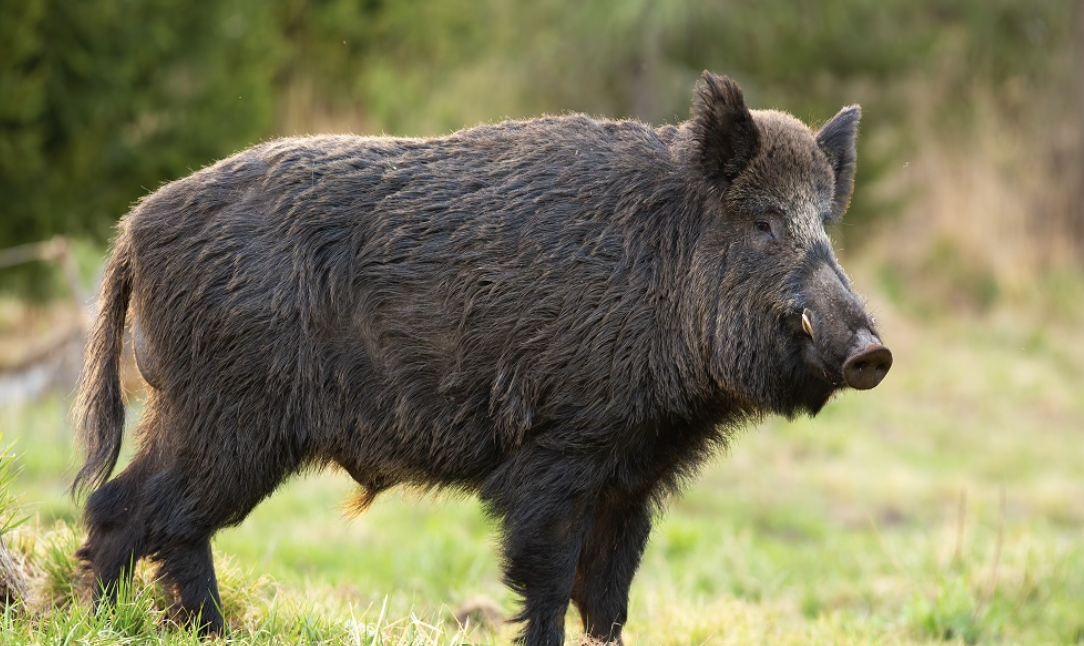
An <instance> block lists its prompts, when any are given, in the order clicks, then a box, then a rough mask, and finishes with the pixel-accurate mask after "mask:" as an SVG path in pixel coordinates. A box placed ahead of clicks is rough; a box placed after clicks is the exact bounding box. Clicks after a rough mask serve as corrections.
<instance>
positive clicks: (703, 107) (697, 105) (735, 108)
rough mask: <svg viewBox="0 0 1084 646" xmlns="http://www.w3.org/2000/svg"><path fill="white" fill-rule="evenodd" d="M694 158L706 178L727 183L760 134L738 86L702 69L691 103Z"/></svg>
mask: <svg viewBox="0 0 1084 646" xmlns="http://www.w3.org/2000/svg"><path fill="white" fill-rule="evenodd" d="M692 132H693V138H694V141H693V146H694V148H695V154H696V160H697V161H698V162H699V163H700V167H701V168H702V169H703V171H704V174H705V175H706V176H707V177H708V179H709V180H714V181H722V182H725V183H726V184H728V185H729V184H730V182H732V181H733V180H734V178H735V177H737V176H738V174H739V173H741V172H742V170H744V169H745V167H746V165H747V164H748V163H749V161H750V160H751V159H753V157H754V156H755V155H756V153H757V148H758V147H759V145H760V136H759V134H758V133H757V127H756V124H754V123H753V115H751V114H750V113H749V108H747V107H745V97H744V96H742V91H741V87H739V86H738V84H737V83H736V82H735V81H734V80H732V79H730V78H729V77H726V76H717V75H715V74H712V73H711V72H707V71H705V72H704V73H703V74H702V75H701V77H700V81H699V82H698V83H697V84H696V94H695V96H694V98H693V107H692Z"/></svg>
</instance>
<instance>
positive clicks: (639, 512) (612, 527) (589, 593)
mask: <svg viewBox="0 0 1084 646" xmlns="http://www.w3.org/2000/svg"><path fill="white" fill-rule="evenodd" d="M592 518H593V522H592V525H591V529H590V532H589V533H588V534H587V540H586V542H585V543H584V546H583V550H582V551H581V552H580V560H579V563H578V564H577V565H576V582H575V585H574V586H573V588H572V601H573V603H575V604H576V608H577V609H578V610H579V611H580V618H581V619H582V620H583V630H584V632H585V633H586V634H587V635H589V636H590V637H592V638H594V639H597V640H599V641H602V642H604V643H617V644H620V643H621V629H622V628H623V627H624V625H625V621H626V619H627V618H628V607H629V587H630V586H631V585H632V578H633V576H634V575H635V574H636V570H637V568H638V567H639V566H640V557H641V556H643V553H644V547H645V546H646V545H647V538H648V535H649V534H650V533H651V507H650V504H649V501H648V497H647V495H646V494H643V493H638V492H630V491H627V490H623V489H613V488H608V489H607V490H605V491H604V492H603V493H602V495H601V496H599V499H598V504H597V505H596V506H595V511H594V513H593V514H592Z"/></svg>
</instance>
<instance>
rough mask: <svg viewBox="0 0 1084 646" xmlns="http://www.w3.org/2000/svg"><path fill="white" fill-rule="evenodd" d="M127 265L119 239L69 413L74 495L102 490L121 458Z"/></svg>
mask: <svg viewBox="0 0 1084 646" xmlns="http://www.w3.org/2000/svg"><path fill="white" fill-rule="evenodd" d="M131 263H132V260H131V252H130V250H129V247H128V244H127V241H126V236H125V235H124V234H121V236H120V237H119V238H118V240H117V243H116V246H115V247H114V250H113V255H112V256H111V257H110V259H109V262H108V263H107V264H106V266H105V274H104V276H103V277H102V288H101V296H100V297H99V299H98V307H99V311H98V316H97V320H96V321H95V322H94V326H93V329H92V330H91V333H90V338H89V339H88V340H87V348H86V355H85V358H84V361H83V373H82V375H81V377H80V379H79V392H78V395H77V398H76V402H75V406H74V408H73V418H74V421H75V428H76V436H77V437H78V440H79V443H80V444H81V445H82V447H83V453H84V455H85V457H86V460H85V461H84V463H83V468H82V469H80V470H79V473H78V474H76V476H75V482H73V483H72V489H71V490H72V494H73V495H80V494H85V493H87V492H88V491H90V490H92V489H96V488H98V487H100V486H101V485H102V484H104V483H105V481H106V480H108V479H109V476H110V474H111V473H112V472H113V467H115V466H116V464H117V458H118V457H119V456H120V444H121V437H122V435H123V433H124V401H123V399H122V396H121V395H122V393H121V385H120V354H121V348H122V346H123V343H124V319H125V316H126V315H127V313H128V301H129V299H130V298H131V296H132V266H131Z"/></svg>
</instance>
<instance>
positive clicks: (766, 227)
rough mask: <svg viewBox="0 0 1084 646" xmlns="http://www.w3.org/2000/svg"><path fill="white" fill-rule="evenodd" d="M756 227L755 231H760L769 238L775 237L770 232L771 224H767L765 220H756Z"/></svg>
mask: <svg viewBox="0 0 1084 646" xmlns="http://www.w3.org/2000/svg"><path fill="white" fill-rule="evenodd" d="M756 227H757V231H760V232H761V233H767V234H768V235H770V236H774V235H775V233H774V232H773V231H772V223H771V222H768V221H767V220H757V221H756Z"/></svg>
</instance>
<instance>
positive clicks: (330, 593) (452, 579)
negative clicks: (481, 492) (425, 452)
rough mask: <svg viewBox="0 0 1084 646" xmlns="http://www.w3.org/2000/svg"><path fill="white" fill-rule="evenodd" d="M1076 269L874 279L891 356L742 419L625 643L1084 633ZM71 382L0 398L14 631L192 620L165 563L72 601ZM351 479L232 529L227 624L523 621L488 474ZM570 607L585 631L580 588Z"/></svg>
mask: <svg viewBox="0 0 1084 646" xmlns="http://www.w3.org/2000/svg"><path fill="white" fill-rule="evenodd" d="M873 273H874V274H875V272H873ZM859 282H860V285H859V286H860V287H863V285H861V281H859ZM891 287H892V286H891V285H882V286H881V290H880V293H881V294H888V293H891V291H892V289H891ZM1036 288H1037V290H1038V291H1039V292H1042V290H1044V289H1061V287H1058V286H1057V285H1055V284H1053V283H1052V284H1051V285H1049V286H1043V285H1037V286H1036ZM1070 290H1071V291H1070V293H1068V295H1063V296H1062V297H1060V298H1054V299H1036V300H1035V301H1027V302H1024V303H1022V304H1020V303H1017V304H1016V305H1014V306H1013V307H1008V308H1005V309H1004V310H1003V311H1002V310H1000V309H997V308H995V309H994V310H991V311H988V312H986V313H984V314H982V315H977V314H964V315H951V316H950V315H947V314H934V313H931V312H928V311H926V310H925V309H924V308H923V307H921V306H919V305H915V304H913V303H900V302H896V301H890V300H889V299H888V298H886V297H884V296H874V298H873V299H872V305H873V309H874V310H875V311H876V312H877V314H878V315H879V319H880V322H881V326H882V328H883V330H884V333H885V338H886V340H887V342H888V343H889V344H890V345H891V346H892V348H893V351H894V353H895V357H896V362H895V365H894V367H893V369H892V372H891V374H890V375H889V376H888V377H887V378H886V380H885V382H884V383H883V384H882V385H881V386H880V387H879V388H877V389H876V390H873V391H870V392H865V393H855V392H849V393H845V394H843V395H841V396H840V397H839V398H838V400H837V401H835V402H833V403H831V404H830V405H829V406H828V407H827V408H826V410H825V411H824V412H823V413H822V414H821V415H820V416H819V417H817V418H816V419H798V420H794V421H786V420H780V419H771V420H767V421H765V422H764V423H762V424H760V425H758V426H755V427H751V428H749V429H745V430H743V431H741V432H740V433H738V434H736V436H735V438H734V441H733V443H732V445H731V447H730V449H729V451H727V452H726V453H724V454H721V455H719V456H718V457H717V458H716V459H715V460H713V461H712V462H711V463H710V464H708V465H706V466H705V468H704V470H703V473H702V476H701V477H700V478H699V479H698V480H697V481H696V483H695V484H694V485H693V486H691V487H690V488H689V489H688V491H687V492H686V494H685V495H684V496H683V497H682V498H681V499H678V500H675V501H674V502H673V504H672V505H671V507H670V510H669V513H668V514H667V515H666V516H665V518H663V519H661V520H660V521H659V522H658V524H657V528H656V530H655V532H654V534H653V537H652V540H651V543H650V546H649V548H648V551H647V554H646V556H645V558H644V562H643V565H642V567H641V570H640V573H639V575H638V577H637V579H636V581H635V583H634V586H633V597H632V604H631V613H630V621H629V625H628V627H627V629H626V635H627V641H628V643H630V644H635V645H637V646H647V645H651V646H656V645H679V644H680V645H695V644H772V645H779V644H941V643H967V644H971V643H984V644H985V643H996V644H1072V643H1084V504H1082V502H1081V501H1084V467H1082V466H1081V465H1084V441H1082V440H1084V344H1082V343H1081V342H1080V340H1079V333H1080V330H1081V318H1080V309H1074V308H1073V307H1072V306H1070V307H1069V310H1068V313H1066V312H1065V311H1056V310H1058V305H1057V304H1058V303H1062V304H1064V303H1067V302H1068V303H1073V302H1079V301H1080V300H1081V299H1080V297H1081V293H1080V288H1079V285H1075V286H1072V287H1071V288H1070ZM1072 290H1076V291H1072ZM874 291H875V292H876V290H874ZM1051 303H1054V305H1051ZM67 403H68V402H67V400H66V399H65V398H64V397H63V396H60V395H54V396H51V397H49V398H46V399H44V400H40V401H37V402H34V403H29V404H20V405H10V406H7V407H4V408H2V409H0V431H2V433H3V440H2V442H3V444H4V445H6V446H10V447H11V448H10V450H9V454H12V455H14V456H15V460H14V465H15V467H16V468H17V469H18V470H19V472H18V474H17V475H15V476H14V478H15V479H14V481H13V482H12V487H11V491H12V492H13V493H15V494H16V495H17V497H18V498H19V500H20V502H21V504H22V505H23V508H24V510H25V511H26V512H28V513H29V515H30V518H29V520H28V521H27V522H25V523H23V524H22V525H20V526H19V527H17V528H16V529H14V530H12V531H10V532H9V533H8V534H6V535H5V536H4V540H5V542H6V543H7V545H8V546H9V547H11V548H12V550H13V551H14V552H15V553H16V555H19V556H22V557H23V558H25V560H26V563H25V569H26V571H27V572H29V573H30V574H31V575H32V586H33V588H34V590H35V594H34V597H33V599H32V602H31V605H32V606H33V608H31V609H30V610H29V611H26V610H24V611H23V612H22V613H19V612H16V611H13V610H8V611H7V612H6V613H5V615H4V616H3V618H2V623H0V644H22V643H85V644H117V643H121V644H129V643H143V642H147V643H151V642H154V643H157V642H158V641H159V640H165V641H166V642H169V643H193V642H196V641H197V639H196V638H195V637H194V636H193V635H191V634H190V633H188V632H186V631H184V630H181V629H178V628H176V627H171V626H170V624H169V621H168V618H166V615H165V614H164V612H163V607H164V604H163V600H162V598H161V596H160V594H161V593H160V592H159V591H157V590H156V589H155V587H154V586H153V585H152V584H151V583H150V581H151V577H152V573H151V572H149V571H147V570H144V571H142V572H141V573H140V577H139V579H138V580H137V584H136V586H135V588H134V590H132V591H131V593H130V595H129V596H130V597H131V600H130V601H129V602H128V603H126V604H123V605H122V606H121V607H120V608H118V609H117V611H116V614H115V615H114V617H113V619H112V621H106V620H105V618H103V617H95V616H93V614H92V613H90V611H89V610H88V609H87V607H86V605H85V604H84V603H82V602H80V601H78V600H76V601H72V591H71V575H72V571H73V564H72V561H71V552H72V551H73V550H74V548H75V547H76V545H77V544H78V542H79V530H78V529H74V528H76V527H77V518H78V510H77V507H76V506H75V504H74V503H72V502H71V501H70V500H69V499H67V498H66V497H65V493H64V490H65V487H66V486H67V484H68V480H69V478H70V475H71V473H72V472H73V464H74V460H75V458H74V454H73V450H72V445H71V429H70V426H69V424H68V422H67V421H66V412H65V407H66V406H67ZM351 491H352V487H351V484H350V482H349V479H348V478H347V477H346V476H345V475H344V474H341V473H334V472H328V473H321V474H311V475H308V476H305V477H302V478H298V479H296V480H294V481H292V482H291V483H289V484H288V485H287V486H285V487H283V488H282V489H281V490H280V491H279V492H278V493H276V494H275V496H273V497H272V498H271V499H270V500H268V501H266V502H265V503H264V504H263V505H262V506H260V507H259V508H258V509H257V510H256V511H255V512H254V513H253V514H252V516H251V517H249V518H248V519H247V520H246V521H245V522H244V523H243V524H241V525H240V526H239V527H236V528H232V529H229V530H226V531H223V532H222V533H221V534H220V535H219V536H218V537H217V539H216V541H215V550H216V558H217V563H218V567H219V572H220V577H221V579H222V587H223V599H224V601H223V602H224V605H225V612H226V616H227V621H228V623H229V624H230V625H231V626H232V628H233V631H232V633H231V637H230V640H231V641H233V642H235V643H238V644H264V643H296V642H302V643H350V644H366V645H368V644H419V645H420V644H434V645H435V644H442V645H443V644H490V643H506V642H507V640H508V639H509V638H510V637H511V635H512V634H513V633H514V627H510V626H507V625H502V624H500V623H499V622H498V623H496V624H486V623H483V624H482V625H480V626H479V625H478V624H477V615H475V618H474V620H473V621H471V622H469V623H468V625H467V626H466V627H465V628H461V627H460V626H459V625H458V624H457V622H456V621H455V620H454V619H453V613H454V612H455V611H456V610H457V609H462V608H464V607H465V606H469V605H471V604H474V603H476V602H478V600H482V601H481V605H483V606H486V605H494V606H496V607H497V608H499V609H500V610H501V612H502V613H503V614H504V615H506V616H507V615H509V614H511V613H512V611H513V610H514V609H515V599H514V597H513V596H512V595H511V594H510V593H509V592H507V591H506V590H505V589H504V588H503V587H502V585H501V583H500V576H499V570H498V559H497V556H496V549H495V547H496V543H495V534H494V528H493V526H492V524H491V523H490V522H489V521H488V520H487V519H486V518H485V517H484V516H483V514H482V513H481V511H480V509H479V507H478V505H477V504H476V503H475V502H474V501H473V500H472V499H457V498H448V497H441V496H436V497H434V496H418V495H415V494H413V493H411V492H409V491H405V492H403V491H397V492H393V493H391V494H389V495H385V496H382V497H381V498H379V499H378V500H377V502H376V503H375V504H374V505H373V507H372V508H371V509H370V510H369V511H368V512H366V513H365V514H364V515H363V516H361V517H360V518H358V519H353V520H351V519H347V518H345V517H344V516H343V513H342V507H343V504H344V503H345V501H346V500H347V498H348V497H349V496H350V493H351ZM568 626H569V640H570V642H573V643H574V640H575V639H576V637H577V634H578V630H579V626H578V617H577V616H576V613H575V611H574V610H570V611H569V614H568Z"/></svg>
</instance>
